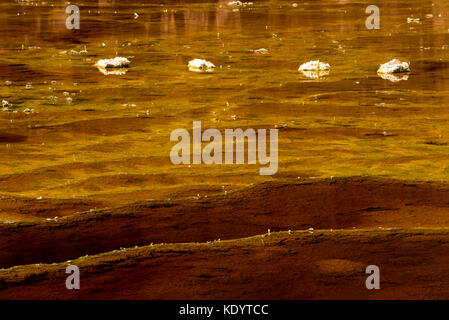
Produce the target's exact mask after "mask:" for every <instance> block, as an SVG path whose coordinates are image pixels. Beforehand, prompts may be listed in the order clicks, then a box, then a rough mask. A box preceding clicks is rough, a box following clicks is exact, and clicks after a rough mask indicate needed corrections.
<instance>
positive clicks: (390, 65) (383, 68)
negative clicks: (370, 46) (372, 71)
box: [377, 59, 410, 73]
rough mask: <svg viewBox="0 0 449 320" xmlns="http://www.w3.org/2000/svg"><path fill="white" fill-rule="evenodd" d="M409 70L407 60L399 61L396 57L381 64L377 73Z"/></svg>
mask: <svg viewBox="0 0 449 320" xmlns="http://www.w3.org/2000/svg"><path fill="white" fill-rule="evenodd" d="M400 72H410V65H409V64H408V63H407V62H401V61H400V60H398V59H393V60H390V61H388V62H386V63H384V64H381V65H380V67H379V70H377V73H400Z"/></svg>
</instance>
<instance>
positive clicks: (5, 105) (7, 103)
mask: <svg viewBox="0 0 449 320" xmlns="http://www.w3.org/2000/svg"><path fill="white" fill-rule="evenodd" d="M9 106H10V103H9V102H8V101H6V100H2V107H3V108H7V107H9Z"/></svg>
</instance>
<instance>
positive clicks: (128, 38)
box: [0, 0, 449, 205]
mask: <svg viewBox="0 0 449 320" xmlns="http://www.w3.org/2000/svg"><path fill="white" fill-rule="evenodd" d="M227 2H228V1H163V2H162V1H161V2H159V3H154V2H153V3H152V2H151V1H129V0H128V1H77V2H76V3H73V4H76V5H78V6H79V8H80V11H81V28H80V29H79V30H67V29H66V27H65V20H66V18H67V16H68V15H67V14H66V13H65V7H66V5H67V4H66V2H62V1H46V2H42V1H21V2H13V1H1V4H0V25H1V29H2V37H0V99H4V100H7V101H9V102H10V103H12V104H13V107H11V108H9V110H8V111H4V112H0V170H1V173H0V193H1V194H2V195H4V196H13V197H32V198H36V197H39V196H43V197H44V198H59V199H63V198H75V199H79V198H85V197H88V198H94V199H96V200H101V201H104V203H105V205H106V204H110V205H117V204H123V203H127V202H131V201H135V200H139V199H149V198H151V199H166V198H172V199H173V198H177V197H186V196H196V195H197V194H200V195H201V196H204V195H210V194H213V193H223V190H226V191H229V190H232V189H235V188H239V187H241V186H245V185H249V184H252V183H258V182H262V181H266V180H278V179H290V178H292V179H293V178H294V179H296V178H297V177H298V176H301V177H304V178H306V177H317V178H327V177H330V176H335V177H338V176H360V175H366V176H382V177H391V178H398V179H406V180H435V181H440V180H441V181H447V178H448V177H449V157H448V155H449V138H448V136H449V125H448V124H447V123H448V120H449V113H448V111H449V107H448V101H449V99H448V98H449V91H448V89H447V88H448V85H449V72H448V71H449V32H448V29H449V16H448V14H447V12H448V7H449V4H448V3H447V1H442V0H437V1H433V2H431V1H377V5H378V6H379V8H380V29H379V30H368V29H366V28H365V19H366V18H367V16H368V14H366V13H365V8H366V7H367V6H368V5H370V4H372V3H368V2H366V1H361V2H357V3H354V2H350V1H310V2H298V6H297V7H293V6H292V3H294V1H253V2H254V5H252V6H247V7H232V6H228V5H227ZM136 3H138V4H136ZM135 12H136V13H138V18H137V19H135V15H134V13H135ZM428 14H432V15H433V17H431V18H428V17H426V15H428ZM440 15H441V16H440ZM407 17H414V18H420V20H421V23H419V24H417V23H407ZM260 48H266V49H268V50H269V53H268V54H256V53H254V52H252V51H253V50H255V49H260ZM83 49H86V50H87V54H76V55H71V54H67V53H64V51H66V52H69V51H70V50H76V51H80V50H83ZM115 56H125V57H128V58H129V59H130V60H131V68H129V70H128V71H127V72H126V73H125V74H123V75H107V76H106V75H104V74H102V73H101V72H99V71H98V69H97V68H95V67H94V66H93V65H94V64H95V62H96V61H97V60H99V59H103V58H112V57H115ZM193 58H204V59H207V60H209V61H211V62H213V63H214V64H215V65H216V66H217V68H216V70H215V71H214V72H213V73H208V74H199V73H193V72H190V71H189V70H188V69H187V63H188V61H189V60H191V59H193ZM392 58H398V59H401V60H404V61H410V63H411V70H412V72H411V73H410V74H409V75H408V79H407V80H405V79H404V80H402V81H399V82H391V81H389V80H384V79H382V78H380V77H379V76H378V75H377V73H376V70H377V69H378V67H379V65H380V64H381V63H384V62H387V61H389V60H391V59H392ZM312 59H320V60H322V61H325V62H328V63H329V64H330V65H331V71H330V74H329V75H328V76H325V77H323V78H320V79H308V78H307V77H305V76H304V75H302V74H301V73H299V72H298V71H297V69H298V67H299V65H300V64H302V63H304V62H306V61H309V60H312ZM7 81H10V83H9V82H8V83H7ZM27 85H28V87H27ZM69 97H70V98H71V101H69V100H68V99H67V98H69ZM26 108H28V109H33V110H34V112H30V113H24V112H23V110H25V109H26ZM14 111H17V112H14ZM234 115H235V116H236V120H234V117H233V116H234ZM194 120H201V121H202V126H203V129H206V128H219V129H221V130H224V129H225V128H274V126H275V125H277V126H280V127H283V126H284V125H287V127H286V128H283V129H281V130H280V132H279V171H278V173H277V174H276V175H274V176H260V175H259V174H258V173H259V165H214V166H206V165H192V166H191V167H188V166H186V165H182V166H176V165H173V164H172V163H171V162H170V159H169V152H170V149H171V147H172V146H173V145H174V143H172V142H170V138H169V137H170V133H171V131H172V130H174V129H176V128H186V129H188V130H191V129H192V121H194Z"/></svg>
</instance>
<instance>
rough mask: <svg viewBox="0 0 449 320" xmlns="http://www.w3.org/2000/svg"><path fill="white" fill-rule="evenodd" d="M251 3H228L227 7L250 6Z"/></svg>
mask: <svg viewBox="0 0 449 320" xmlns="http://www.w3.org/2000/svg"><path fill="white" fill-rule="evenodd" d="M252 5H253V3H252V2H242V1H230V2H228V6H252Z"/></svg>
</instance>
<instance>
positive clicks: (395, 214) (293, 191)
mask: <svg viewBox="0 0 449 320" xmlns="http://www.w3.org/2000/svg"><path fill="white" fill-rule="evenodd" d="M448 195H449V186H447V185H444V184H438V183H423V182H416V183H410V182H401V181H395V180H383V179H378V178H342V179H332V180H331V179H328V180H310V181H305V182H297V183H295V182H292V183H263V184H261V185H258V186H254V187H250V188H247V189H244V190H242V191H237V192H233V193H229V194H228V195H227V196H214V197H209V198H202V199H199V200H192V199H188V200H176V201H165V202H160V201H157V202H151V201H150V202H138V203H135V204H132V205H126V206H122V207H117V208H111V209H103V210H97V211H93V212H89V211H87V212H83V213H77V214H74V215H69V216H66V217H63V218H61V219H59V221H58V222H53V221H45V222H38V223H35V224H33V223H23V224H20V223H19V224H3V225H1V226H0V266H1V267H4V268H7V267H11V266H14V265H24V264H32V263H54V262H61V261H65V260H68V259H75V258H77V257H80V256H84V255H86V254H89V255H92V254H99V253H102V252H108V251H112V250H115V249H119V248H120V247H134V246H144V245H148V244H151V243H154V244H157V243H185V242H193V243H194V242H207V241H213V240H216V239H221V240H229V239H239V238H244V237H249V236H254V235H258V234H264V233H266V232H267V230H268V229H270V230H271V232H276V231H287V230H305V229H308V228H315V229H353V228H356V229H378V228H387V227H447V226H449V200H448V199H449V198H448Z"/></svg>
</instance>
